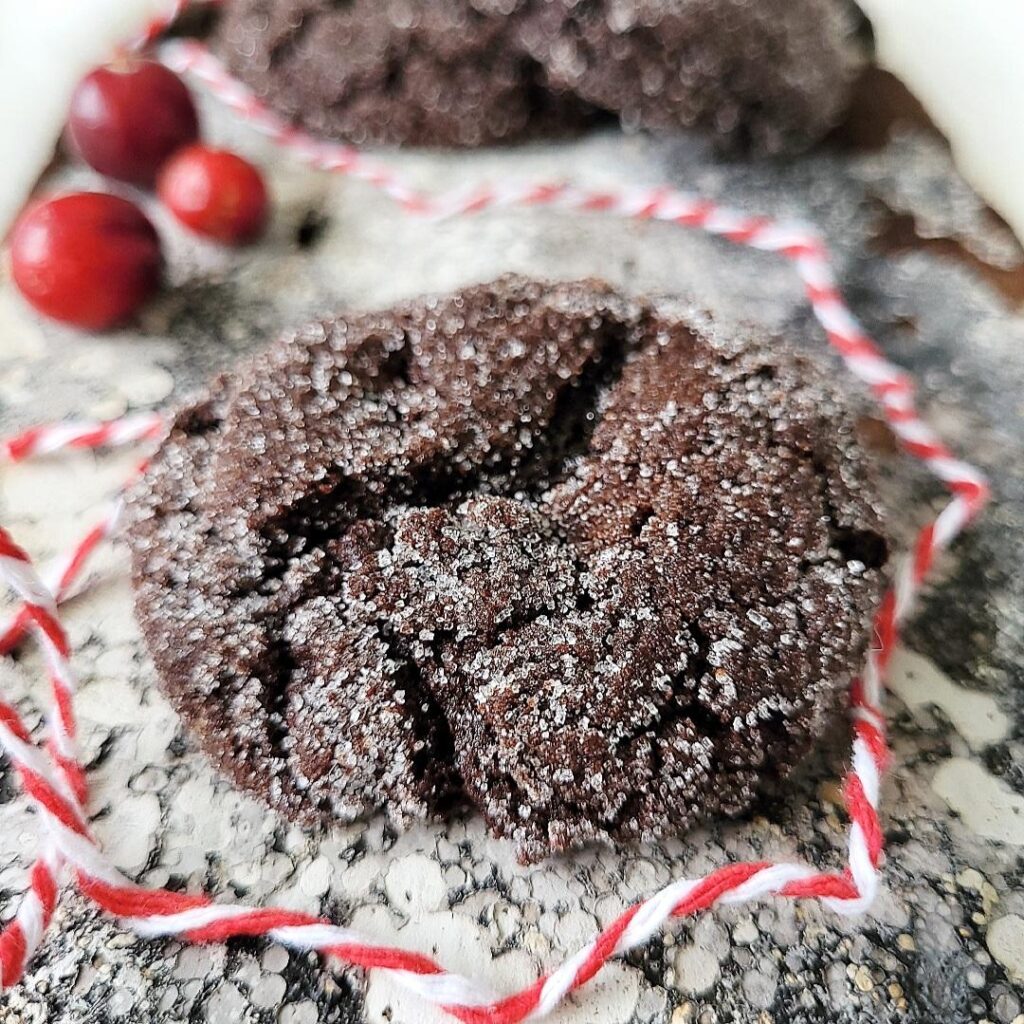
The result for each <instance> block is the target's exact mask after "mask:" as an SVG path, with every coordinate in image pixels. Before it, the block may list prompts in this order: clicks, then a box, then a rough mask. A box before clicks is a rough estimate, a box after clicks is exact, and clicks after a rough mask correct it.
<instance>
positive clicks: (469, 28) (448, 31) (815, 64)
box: [215, 0, 859, 153]
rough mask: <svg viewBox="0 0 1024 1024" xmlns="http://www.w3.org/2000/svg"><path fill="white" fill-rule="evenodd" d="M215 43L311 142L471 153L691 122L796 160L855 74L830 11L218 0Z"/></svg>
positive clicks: (821, 5) (534, 1)
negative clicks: (612, 122) (596, 129)
mask: <svg viewBox="0 0 1024 1024" xmlns="http://www.w3.org/2000/svg"><path fill="white" fill-rule="evenodd" d="M215 46H216V47H217V49H218V50H219V52H220V53H221V54H222V55H223V56H224V58H225V59H226V61H227V63H228V66H229V67H230V69H231V70H232V71H233V73H234V74H236V75H238V76H239V77H240V78H241V79H242V80H243V81H245V82H246V83H247V84H248V85H249V86H250V87H252V88H253V89H255V90H256V92H257V93H258V94H259V95H260V96H261V97H263V98H264V99H265V100H266V101H267V102H269V103H270V104H271V105H272V106H273V107H274V108H275V109H277V110H278V111H280V112H281V113H283V114H285V115H286V116H288V117H289V118H292V119H296V120H298V121H300V122H301V123H303V124H304V125H305V126H306V127H307V128H309V129H310V130H312V131H313V132H315V133H318V134H321V135H325V136H329V137H333V138H341V139H344V140H347V141H350V142H354V143H357V144H371V143H406V144H412V145H421V146H422V145H426V146H479V145H486V144H490V143H497V142H507V141H513V140H516V139H520V138H523V137H526V136H529V135H536V134H539V133H540V134H548V133H551V132H561V133H565V132H567V131H570V130H573V129H578V128H579V127H581V126H583V125H585V124H587V123H588V122H590V121H592V120H594V118H595V116H596V115H599V114H600V113H601V112H603V113H604V114H605V115H607V114H612V115H614V116H616V117H618V119H619V120H620V121H621V123H622V124H623V125H625V126H626V127H627V128H632V129H637V128H646V129H653V130H656V131H676V130H678V129H680V128H691V127H694V126H697V127H700V128H702V129H705V130H708V131H710V132H711V133H712V134H713V135H714V136H715V137H716V138H717V139H718V140H719V141H720V142H722V143H725V144H727V145H729V146H731V147H733V148H741V149H751V150H754V151H759V152H765V153H779V152H784V151H794V150H799V149H802V148H805V147H806V146H808V145H809V144H811V143H813V142H815V141H817V139H819V138H820V137H821V136H823V135H824V134H825V133H826V132H827V131H828V129H830V128H831V127H833V126H834V125H835V124H836V122H837V121H838V120H839V118H840V116H841V115H842V112H843V110H844V109H845V106H846V102H847V99H848V96H849V91H850V85H851V80H852V78H853V75H854V72H855V70H856V66H857V64H858V63H859V55H858V52H857V47H856V45H855V43H854V41H853V38H852V30H851V24H850V19H849V18H848V16H847V12H846V9H845V6H844V5H843V4H842V3H840V2H839V0H587V2H585V3H584V2H580V0H347V2H345V3H341V4H339V3H337V2H335V0H231V2H230V3H228V4H227V5H226V13H225V15H224V17H223V20H222V22H221V24H220V26H219V29H218V31H217V34H216V38H215Z"/></svg>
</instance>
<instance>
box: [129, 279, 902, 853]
mask: <svg viewBox="0 0 1024 1024" xmlns="http://www.w3.org/2000/svg"><path fill="white" fill-rule="evenodd" d="M131 508H132V517H131V519H132V522H131V527H130V541H131V547H132V556H133V577H134V584H135V588H136V596H137V608H138V614H139V618H140V620H141V623H142V627H143V631H144V633H145V636H146V639H147V641H148V644H149V647H150V650H151V652H152V654H153V658H154V660H155V662H156V665H157V668H158V671H159V674H160V677H161V680H162V683H163V687H164V689H165V691H166V693H167V694H168V696H169V697H170V698H171V700H172V701H173V702H174V704H175V706H176V707H177V709H178V710H179V712H180V713H181V715H182V716H183V718H184V719H185V721H186V723H187V724H188V726H189V727H190V729H191V731H192V733H193V734H194V735H195V736H196V738H197V740H198V742H199V744H200V746H201V747H202V748H203V749H204V750H205V751H206V752H207V754H209V755H210V756H211V757H212V758H213V759H214V760H215V762H216V763H217V764H218V765H219V766H220V767H221V768H222V769H223V770H224V771H225V772H226V773H227V774H229V775H230V776H231V777H232V778H233V779H234V780H235V782H236V783H237V784H238V785H239V786H241V787H243V788H244V789H247V790H249V791H251V792H253V793H256V794H258V795H260V796H261V797H263V798H264V799H266V800H268V801H269V803H270V804H271V805H273V806H274V807H275V808H277V809H279V810H281V811H283V812H284V813H285V814H287V815H288V816H290V817H293V818H297V819H299V820H302V821H305V822H309V821H322V822H328V823H329V822H330V821H332V820H334V819H339V818H341V819H346V820H348V819H351V818H353V817H356V816H359V815H363V814H366V813H368V812H370V811H372V810H374V809H376V808H384V809H385V810H386V811H387V812H388V813H389V814H390V815H391V817H392V818H393V819H395V820H396V821H398V822H402V821H405V820H407V819H409V818H415V817H422V816H425V815H429V814H436V813H439V812H443V811H445V810H446V809H447V808H449V807H451V806H452V805H453V804H454V803H457V802H462V801H465V800H468V801H469V802H470V803H471V804H472V805H474V806H475V807H477V808H479V810H480V811H481V812H482V813H483V814H484V816H485V818H486V820H487V823H488V825H489V826H490V828H491V830H492V831H493V832H494V833H495V834H496V835H499V836H506V837H508V838H510V839H512V840H513V841H514V842H515V843H516V844H517V847H518V850H519V853H520V855H521V856H522V857H523V858H524V859H533V858H537V857H540V856H542V855H544V854H545V853H547V852H549V851H558V850H565V849H568V848H571V847H574V846H577V845H579V844H581V843H584V842H587V841H590V840H594V839H601V840H607V839H644V840H648V839H651V838H653V837H655V836H660V835H665V834H669V833H676V832H679V831H681V830H683V829H685V828H687V827H688V826H690V825H692V824H693V823H694V822H696V821H698V820H699V819H701V818H704V817H706V816H709V815H710V816H713V815H721V814H727V815H732V814H736V813H738V812H741V811H742V810H744V809H745V808H747V807H748V806H749V805H750V804H751V802H752V801H753V800H754V799H755V797H756V795H757V794H758V792H759V790H760V789H761V788H762V786H763V785H764V784H766V783H769V782H774V781H776V780H778V779H780V778H784V777H785V776H786V775H787V774H788V773H789V772H790V771H791V770H792V769H793V768H794V766H795V765H796V764H797V763H798V762H799V761H800V760H801V759H802V758H803V757H804V755H805V754H806V753H807V752H808V750H809V749H810V748H811V746H812V745H813V743H814V741H815V739H816V738H818V737H819V736H820V735H821V734H822V733H823V731H824V730H825V729H826V727H827V726H828V725H829V724H830V721H831V720H833V719H834V716H835V715H836V714H837V712H838V711H839V710H840V709H841V707H842V706H843V694H844V692H845V688H846V685H847V683H848V682H849V679H850V676H851V673H852V672H854V671H855V670H856V669H857V667H858V666H859V664H860V662H861V659H862V657H863V655H864V653H865V649H866V646H867V644H868V642H869V639H870V636H871V630H870V624H871V616H872V611H873V609H874V608H875V606H876V604H877V602H878V600H879V598H880V595H881V592H882V588H883V584H884V577H885V574H886V565H887V561H888V544H887V541H886V539H885V535H884V531H883V527H882V525H881V521H880V514H879V511H878V503H877V499H876V495H875V489H874V486H873V484H872V481H871V478H870V473H869V469H868V466H867V464H866V460H865V456H864V454H863V453H862V451H861V449H860V448H859V446H858V443H857V440H856V438H855V434H854V428H853V426H852V424H851V419H850V417H849V415H848V413H847V410H846V408H845V405H844V402H843V400H842V398H841V396H840V394H839V393H838V391H837V389H836V388H835V387H834V386H833V385H832V384H831V383H830V382H829V379H828V375H827V374H826V373H824V372H823V371H822V370H821V369H820V368H819V367H818V366H817V365H816V364H814V363H813V362H811V361H810V360H809V359H808V358H807V357H805V356H803V355H798V354H796V353H795V352H794V351H793V350H792V349H791V348H789V347H788V346H786V345H785V344H783V343H781V342H779V341H778V340H777V339H770V340H769V339H762V338H759V337H757V336H756V335H754V334H753V333H747V332H727V331H723V330H722V329H721V328H719V327H717V326H716V325H715V324H713V323H712V322H711V321H710V320H709V319H708V318H707V317H706V316H705V315H702V314H698V313H695V312H694V311H692V310H690V309H687V308H685V307H681V306H678V305H676V304H672V303H646V302H634V301H632V300H627V299H624V298H622V297H620V296H618V295H616V294H615V293H613V292H612V291H611V290H610V289H608V288H607V287H606V286H604V285H602V284H600V283H596V282H583V283H575V284H560V285H545V284H538V283H534V282H530V281H526V280H522V279H519V278H507V279H503V280H501V281H498V282H497V283H495V284H492V285H487V286H478V287H473V288H469V289H467V290H465V291H463V292H461V293H457V294H455V295H450V296H444V297H439V298H428V299H423V300H420V301H417V302H411V303H408V304H405V305H402V306H399V307H398V308H397V309H394V310H391V311H388V312H382V313H364V314H352V315H346V316H341V317H339V318H337V319H335V320H329V321H322V322H318V323H314V324H312V325H310V326H308V327H305V328H303V329H302V330H300V331H298V332H297V333H296V334H293V335H289V336H287V337H285V338H284V339H282V340H281V341H279V342H277V343H276V344H275V345H273V346H272V347H271V348H270V349H269V350H268V351H267V352H266V353H265V354H264V355H262V356H261V357H259V358H257V359H256V360H255V361H254V362H253V363H252V364H251V365H250V366H248V367H247V368H246V369H244V370H243V371H241V372H239V373H238V374H237V375H236V376H232V377H225V378H222V379H220V380H219V381H217V382H216V383H215V385H214V386H213V388H212V390H211V392H210V394H209V396H208V397H207V398H205V399H204V400H203V401H201V402H199V403H198V404H195V405H193V406H191V407H189V408H187V409H185V410H184V411H183V412H181V413H180V414H179V415H178V416H177V418H176V420H175V422H174V426H173V429H172V431H171V434H170V437H169V438H168V440H167V441H166V442H165V443H164V444H163V446H162V448H161V449H160V451H159V453H158V454H157V456H156V458H155V459H154V461H153V464H152V468H151V469H150V471H149V473H148V475H147V477H146V479H145V481H144V483H143V485H142V486H141V487H140V489H139V490H138V491H137V492H136V494H135V495H134V497H133V501H132V502H131Z"/></svg>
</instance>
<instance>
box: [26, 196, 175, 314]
mask: <svg viewBox="0 0 1024 1024" xmlns="http://www.w3.org/2000/svg"><path fill="white" fill-rule="evenodd" d="M162 265H163V259H162V256H161V254H160V239H159V237H158V235H157V233H156V229H155V228H154V227H153V225H152V224H151V223H150V222H149V221H148V220H147V219H146V216H145V214H143V212H142V211H141V210H140V209H139V208H138V207H137V206H135V205H134V204H132V203H130V202H128V200H127V199H121V198H119V197H118V196H111V195H105V194H102V193H98V192H75V193H72V194H70V195H65V196H60V197H59V198H57V199H49V200H46V201H43V202H38V203H35V204H33V205H32V206H30V207H29V208H28V209H27V210H26V211H25V212H24V213H23V214H22V215H21V217H20V218H19V219H18V221H17V223H16V224H15V225H14V228H13V230H12V231H11V270H12V272H13V276H14V281H15V283H16V284H17V286H18V288H19V289H20V291H21V293H22V295H24V296H25V298H26V299H28V301H29V302H30V303H31V304H32V305H33V306H34V307H35V308H36V309H38V310H39V312H40V313H44V314H46V316H49V317H53V319H55V320H63V321H64V322H65V323H69V324H74V325H75V326H76V327H83V328H86V329H87V330H94V331H101V330H105V329H106V328H108V327H113V326H114V325H115V324H119V323H122V322H123V321H125V320H127V319H128V318H129V317H130V316H131V315H132V314H133V313H134V312H135V311H136V310H137V309H138V308H139V307H140V306H141V305H142V304H143V303H144V302H145V301H146V299H147V298H149V296H150V295H152V294H153V292H154V291H156V289H157V287H158V286H159V284H160V272H161V268H162Z"/></svg>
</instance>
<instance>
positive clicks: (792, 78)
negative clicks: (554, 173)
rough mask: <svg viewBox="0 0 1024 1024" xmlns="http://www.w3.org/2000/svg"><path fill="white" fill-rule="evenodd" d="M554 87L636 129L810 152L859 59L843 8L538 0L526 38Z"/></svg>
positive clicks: (732, 0)
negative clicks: (695, 132)
mask: <svg viewBox="0 0 1024 1024" xmlns="http://www.w3.org/2000/svg"><path fill="white" fill-rule="evenodd" d="M519 40H520V43H521V44H522V45H524V47H525V49H526V50H527V51H528V52H529V53H530V54H531V55H532V56H533V57H534V58H535V59H536V60H538V61H539V62H540V63H541V64H542V65H543V66H544V68H545V70H546V72H547V76H548V82H549V83H550V84H551V85H553V86H555V87H558V88H562V89H567V90H569V91H571V92H572V93H574V94H575V95H577V96H579V97H580V98H581V99H583V100H586V101H587V102H589V103H592V104H594V105H595V106H597V107H601V108H603V109H606V110H612V111H615V112H616V113H617V114H618V116H619V118H620V120H621V121H622V123H623V124H624V125H625V126H626V127H628V128H633V129H636V128H646V129H653V130H655V131H673V130H678V129H680V128H692V127H695V126H697V127H700V128H703V129H705V130H707V131H709V132H710V133H711V134H712V136H713V137H715V138H716V139H718V140H719V142H720V143H724V144H726V145H727V146H729V147H731V148H735V149H740V150H753V151H755V152H759V153H767V154H777V153H784V152H794V151H799V150H801V149H806V148H807V147H808V146H809V145H811V144H812V143H814V142H816V141H817V140H818V139H820V138H821V137H822V136H824V135H825V133H826V132H827V131H828V130H829V129H830V128H833V127H834V126H835V125H836V124H837V123H838V122H839V120H840V118H841V116H842V114H843V111H844V110H845V108H846V104H847V101H848V99H849V92H850V87H851V84H852V80H853V77H854V74H855V72H856V69H857V64H858V58H857V52H856V47H855V45H854V43H853V39H852V23H851V19H850V18H849V17H848V16H847V12H846V11H845V9H844V8H843V7H842V5H840V4H837V3H836V2H835V0H781V2H765V0H754V2H751V0H631V2H628V3H623V2H621V0H588V2H587V3H580V2H579V0H540V2H538V3H536V4H534V5H533V6H532V7H531V8H530V13H529V15H528V16H527V17H525V18H524V22H523V26H522V28H521V29H520V32H519Z"/></svg>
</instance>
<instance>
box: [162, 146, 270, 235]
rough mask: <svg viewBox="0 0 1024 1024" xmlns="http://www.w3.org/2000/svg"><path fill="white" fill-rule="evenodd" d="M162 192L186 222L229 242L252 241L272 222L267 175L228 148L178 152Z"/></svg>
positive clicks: (169, 165) (164, 174) (164, 173)
mask: <svg viewBox="0 0 1024 1024" xmlns="http://www.w3.org/2000/svg"><path fill="white" fill-rule="evenodd" d="M157 194H158V195H159V196H160V199H161V200H162V201H163V203H164V204H165V205H166V206H167V207H168V209H169V210H170V211H171V212H172V213H173V214H174V215H175V217H177V218H178V220H180V221H181V222H182V224H184V225H185V226H186V227H188V228H191V229H192V230H193V231H195V232H197V233H198V234H200V235H206V236H207V237H208V238H214V239H216V240H217V241H218V242H226V243H227V244H229V245H240V244H243V243H245V242H251V241H252V240H253V239H254V238H256V237H257V236H258V235H259V234H260V233H261V232H262V231H263V228H264V226H265V225H266V222H267V187H266V185H264V183H263V176H262V175H261V174H260V172H259V171H258V170H257V169H256V168H255V167H253V165H252V164H251V163H249V162H248V161H247V160H243V159H242V158H241V157H240V156H237V155H236V154H234V153H230V152H228V151H227V150H225V149H211V148H210V147H209V146H201V145H196V146H189V147H188V148H187V149H183V150H181V151H180V152H179V153H176V154H175V155H174V156H173V157H172V158H171V159H170V160H169V161H168V163H167V164H166V166H165V167H164V168H163V170H162V171H161V172H160V178H159V180H158V182H157Z"/></svg>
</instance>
